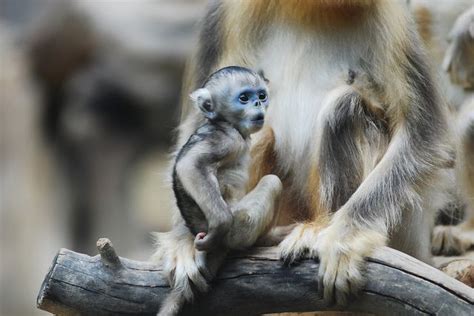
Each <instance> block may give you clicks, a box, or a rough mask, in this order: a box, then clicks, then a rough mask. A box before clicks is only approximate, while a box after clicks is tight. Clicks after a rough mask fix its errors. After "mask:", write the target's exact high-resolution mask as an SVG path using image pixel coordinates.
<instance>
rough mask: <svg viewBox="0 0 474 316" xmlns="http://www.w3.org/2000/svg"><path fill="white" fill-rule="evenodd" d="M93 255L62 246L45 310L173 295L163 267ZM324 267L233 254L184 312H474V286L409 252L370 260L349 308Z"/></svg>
mask: <svg viewBox="0 0 474 316" xmlns="http://www.w3.org/2000/svg"><path fill="white" fill-rule="evenodd" d="M98 247H99V252H100V255H98V256H95V257H90V256H87V255H84V254H79V253H76V252H73V251H70V250H67V249H61V250H60V251H59V253H58V254H57V256H56V257H55V258H54V261H53V264H52V267H51V269H50V271H49V272H48V274H47V276H46V278H45V280H44V282H43V284H42V286H41V289H40V292H39V295H38V300H37V304H38V308H40V309H43V310H45V311H49V312H51V313H54V314H58V315H154V314H155V313H156V312H157V311H158V309H159V307H160V304H161V302H162V301H163V300H164V298H165V297H166V295H167V294H168V293H169V286H168V282H167V280H166V278H165V277H164V276H163V274H162V270H161V269H160V267H157V266H155V265H153V264H151V263H147V262H138V261H133V260H129V259H126V258H120V257H118V256H117V255H116V254H115V251H114V250H113V247H112V245H111V243H110V241H108V240H105V241H104V240H102V241H100V242H98ZM318 267H319V264H318V262H317V261H315V260H310V259H305V260H301V261H300V262H299V263H298V264H295V265H292V266H291V267H286V266H284V265H283V264H282V262H281V261H280V260H279V257H278V250H277V249H276V248H255V249H252V250H250V251H247V252H242V253H235V254H233V255H231V256H230V257H229V258H228V260H227V261H226V263H225V264H224V266H223V267H222V269H221V271H220V272H219V274H218V276H217V278H216V279H215V280H214V281H213V283H212V290H211V291H210V292H209V293H208V294H206V295H202V296H201V297H199V298H197V300H196V301H195V302H194V303H193V304H192V305H188V306H186V307H185V310H184V311H183V314H185V315H202V314H204V315H257V314H262V313H276V312H287V311H294V312H301V311H325V310H345V311H356V312H368V313H373V314H383V315H400V314H403V315H427V314H429V315H474V289H471V288H469V287H468V286H466V285H464V284H462V283H461V282H458V281H456V280H455V279H453V278H450V277H448V276H447V275H445V274H444V273H442V272H441V271H439V270H437V269H435V268H433V267H430V266H428V265H426V264H424V263H422V262H420V261H418V260H416V259H414V258H412V257H410V256H408V255H406V254H403V253H401V252H398V251H396V250H393V249H390V248H382V249H380V250H379V251H377V252H376V253H375V254H374V255H373V256H372V257H371V258H368V264H367V271H366V276H367V283H366V285H365V286H364V287H363V289H362V291H361V293H360V295H359V296H358V297H357V298H354V299H353V300H351V303H350V304H349V305H347V306H345V307H343V308H340V307H339V308H338V307H336V306H328V305H327V304H325V302H324V301H323V300H322V299H321V298H320V297H319V295H318V290H317V289H318V281H317V278H316V276H317V273H318Z"/></svg>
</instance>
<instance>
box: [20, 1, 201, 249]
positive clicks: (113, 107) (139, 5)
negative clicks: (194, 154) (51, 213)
mask: <svg viewBox="0 0 474 316" xmlns="http://www.w3.org/2000/svg"><path fill="white" fill-rule="evenodd" d="M201 6H202V5H201V4H200V2H199V1H197V2H196V1H189V0H180V1H159V0H157V1H142V0H140V1H128V2H121V3H120V4H118V3H110V2H103V1H98V2H96V1H93V2H90V1H72V2H69V1H67V2H66V1H61V2H54V3H52V4H51V5H50V6H49V7H48V8H47V9H46V10H43V11H44V14H43V15H42V16H41V17H39V18H37V19H36V20H35V22H34V23H32V25H31V27H30V32H29V36H28V38H27V42H26V46H27V49H28V52H29V59H30V64H31V67H32V69H33V71H34V75H35V77H36V80H37V83H38V85H39V87H40V88H41V92H42V100H43V102H42V108H41V109H42V110H41V120H42V131H43V134H44V137H45V139H46V140H47V142H48V144H49V146H50V148H51V149H52V150H53V151H54V152H55V154H56V157H57V159H58V165H59V166H60V167H61V168H62V170H63V180H64V184H65V188H66V193H67V194H68V197H69V199H70V201H71V203H70V205H71V209H70V210H66V211H67V212H68V214H69V223H70V224H69V230H70V231H71V233H72V241H73V245H72V248H73V249H75V250H77V251H83V252H89V251H93V247H94V244H95V240H97V238H98V237H100V236H108V237H110V238H112V239H113V240H114V242H115V243H116V244H117V245H118V247H119V248H120V249H122V250H121V251H122V253H123V254H127V253H128V252H130V251H133V249H137V248H139V245H143V240H144V239H145V238H146V237H145V236H146V234H147V232H146V231H149V230H143V231H140V232H138V231H137V230H138V227H137V224H136V219H135V218H134V215H133V212H132V211H131V210H129V209H130V208H131V205H130V194H129V187H128V181H129V180H128V179H129V178H130V173H131V171H132V170H133V168H134V166H136V164H137V162H138V161H139V160H140V159H141V158H142V157H144V155H146V154H147V153H149V152H150V151H153V150H156V149H157V148H163V149H164V150H166V147H167V146H168V145H169V144H170V140H171V131H172V128H173V126H174V124H175V123H174V122H175V117H176V113H177V104H178V102H179V101H178V100H179V93H180V89H181V81H182V72H183V69H184V63H185V59H186V57H187V56H188V54H189V51H190V48H191V44H192V36H193V31H192V30H193V26H194V23H195V21H196V19H197V17H198V16H199V13H200V12H201V10H200V9H199V8H200V7H201ZM176 12H180V14H179V15H178V14H176Z"/></svg>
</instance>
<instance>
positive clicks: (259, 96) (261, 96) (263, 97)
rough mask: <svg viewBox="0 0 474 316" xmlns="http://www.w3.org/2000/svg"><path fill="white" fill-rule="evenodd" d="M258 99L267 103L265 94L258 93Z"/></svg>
mask: <svg viewBox="0 0 474 316" xmlns="http://www.w3.org/2000/svg"><path fill="white" fill-rule="evenodd" d="M258 99H259V100H260V101H266V100H267V94H266V93H265V92H259V93H258Z"/></svg>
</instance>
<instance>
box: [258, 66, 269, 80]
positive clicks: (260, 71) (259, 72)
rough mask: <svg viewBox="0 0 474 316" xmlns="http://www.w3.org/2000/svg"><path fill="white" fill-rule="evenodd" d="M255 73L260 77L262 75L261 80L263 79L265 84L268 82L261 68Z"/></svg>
mask: <svg viewBox="0 0 474 316" xmlns="http://www.w3.org/2000/svg"><path fill="white" fill-rule="evenodd" d="M257 73H258V74H259V75H260V77H262V79H263V81H265V83H266V84H269V83H270V80H268V79H267V77H265V73H264V72H263V70H262V69H260V70H259V71H258V72H257Z"/></svg>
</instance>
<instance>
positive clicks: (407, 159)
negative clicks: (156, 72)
mask: <svg viewBox="0 0 474 316" xmlns="http://www.w3.org/2000/svg"><path fill="white" fill-rule="evenodd" d="M420 46H421V45H419V41H418V38H417V35H416V32H415V31H414V28H413V25H412V21H411V19H410V17H409V14H408V13H407V12H406V8H405V4H404V3H403V1H390V0H379V1H377V0H340V1H330V0H326V1H325V0H319V1H318V0H314V1H313V0H299V1H287V0H273V1H264V0H254V1H247V0H233V1H212V2H211V3H210V4H209V8H208V12H207V15H206V17H205V19H204V23H203V26H202V31H201V36H200V40H199V44H198V49H197V52H196V54H195V55H194V57H193V59H192V61H191V62H190V64H189V67H188V79H187V83H186V86H187V88H186V89H185V94H188V93H189V92H191V91H192V90H194V89H196V88H198V87H200V86H201V85H202V84H203V81H204V80H205V78H206V77H207V76H208V75H209V74H210V73H211V72H212V71H214V70H216V69H218V68H222V67H224V66H226V65H234V64H235V65H243V66H249V67H252V68H254V69H263V71H264V72H265V75H266V77H267V78H268V79H269V80H270V88H271V93H272V96H273V100H274V101H273V105H272V107H271V108H270V109H269V111H268V120H267V122H266V124H268V126H269V127H271V128H272V129H273V131H274V132H272V131H271V130H272V129H266V130H263V131H262V132H260V135H259V137H258V139H256V143H255V144H254V146H253V166H252V168H251V177H252V179H251V183H250V187H252V186H254V185H255V184H256V183H257V181H258V180H259V179H260V178H261V177H262V176H263V175H265V174H269V173H274V174H277V175H278V176H279V177H280V178H281V179H282V181H283V185H284V190H283V195H282V203H280V207H281V209H280V212H281V213H280V214H282V216H281V217H280V219H279V223H278V224H281V225H284V224H290V223H293V222H299V223H300V224H298V225H297V226H296V228H295V229H294V230H293V231H292V232H291V233H290V234H289V235H288V236H287V237H286V238H285V240H284V241H283V242H282V243H281V244H280V247H281V251H282V258H283V259H285V260H286V261H289V262H291V261H293V260H296V259H298V258H299V257H300V256H302V255H303V254H309V255H310V256H312V257H316V256H318V257H319V258H320V261H321V265H320V268H319V273H320V281H321V282H320V283H319V284H321V285H323V287H324V297H325V299H327V300H328V301H333V300H336V302H337V303H339V304H343V303H345V302H346V299H347V297H348V295H349V294H351V293H352V292H355V291H357V289H358V288H360V286H361V285H362V284H363V273H362V271H363V267H364V265H363V258H364V257H365V256H367V255H370V254H371V252H372V251H373V250H374V249H376V248H377V247H380V246H383V245H385V244H387V243H388V244H389V245H391V246H393V247H395V248H398V249H400V250H402V251H404V252H406V253H408V254H411V255H413V256H415V257H417V258H419V259H421V260H424V261H429V259H430V232H431V228H432V223H433V218H434V210H435V209H436V208H437V207H438V206H434V205H431V204H432V202H433V199H432V198H429V197H428V196H429V195H430V194H433V193H434V192H435V191H434V189H435V187H434V186H435V185H436V184H437V183H441V181H438V179H437V178H438V177H440V176H441V173H442V169H443V168H444V167H445V166H447V165H449V163H450V160H451V159H452V157H451V154H452V150H451V148H450V147H449V146H448V145H447V144H448V141H449V140H448V138H449V137H448V132H447V130H448V127H447V119H446V116H447V110H446V109H445V107H444V106H443V105H442V104H441V102H440V100H439V97H438V94H437V92H436V87H435V85H434V84H433V82H432V79H431V75H430V74H429V70H428V69H427V66H426V64H425V62H424V60H423V58H424V55H423V52H422V51H421V50H420ZM202 122H203V117H202V116H201V115H200V114H198V113H197V112H196V111H194V110H192V107H191V106H190V105H189V104H187V102H186V101H184V104H183V117H182V124H181V126H180V134H179V139H178V147H180V146H181V145H182V144H183V142H184V141H186V139H188V138H189V136H190V134H191V133H192V132H193V131H194V130H195V129H196V127H197V126H199V125H200V124H202ZM182 227H183V226H182V223H177V224H176V227H175V229H174V230H173V231H171V232H169V233H167V234H165V235H161V237H160V238H159V244H160V245H161V247H160V248H158V250H157V256H156V257H155V260H157V261H159V262H160V263H161V264H162V265H164V267H165V270H167V271H168V272H169V273H170V276H171V280H172V282H173V283H174V285H175V287H176V286H180V287H181V288H182V289H183V292H190V291H191V284H193V285H194V286H196V287H197V288H198V289H201V290H205V289H206V287H207V284H206V282H205V280H204V279H203V278H202V276H201V274H200V273H199V268H202V265H201V264H202V263H196V262H195V261H194V259H193V253H194V251H195V250H194V248H193V240H194V238H193V236H192V235H190V234H189V232H186V231H185V230H183V228H182ZM190 296H191V295H189V297H190Z"/></svg>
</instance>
